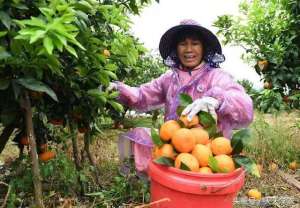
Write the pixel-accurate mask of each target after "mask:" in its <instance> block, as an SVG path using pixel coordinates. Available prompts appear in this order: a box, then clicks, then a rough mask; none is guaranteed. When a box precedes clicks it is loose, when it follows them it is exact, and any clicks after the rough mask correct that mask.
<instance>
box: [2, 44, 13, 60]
mask: <svg viewBox="0 0 300 208" xmlns="http://www.w3.org/2000/svg"><path fill="white" fill-rule="evenodd" d="M9 57H11V55H10V53H8V52H7V51H6V49H5V48H4V47H2V46H0V60H2V59H6V58H9Z"/></svg>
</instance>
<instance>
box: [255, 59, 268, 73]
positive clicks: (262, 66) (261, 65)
mask: <svg viewBox="0 0 300 208" xmlns="http://www.w3.org/2000/svg"><path fill="white" fill-rule="evenodd" d="M257 65H258V67H259V69H260V70H261V71H264V70H265V69H267V68H268V66H269V62H268V61H267V60H260V61H258V62H257Z"/></svg>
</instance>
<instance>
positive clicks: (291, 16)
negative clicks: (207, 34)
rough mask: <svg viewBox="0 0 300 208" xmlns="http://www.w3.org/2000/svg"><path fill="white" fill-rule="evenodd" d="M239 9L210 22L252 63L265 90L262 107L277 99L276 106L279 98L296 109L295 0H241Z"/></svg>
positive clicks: (299, 84) (298, 13) (299, 37)
mask: <svg viewBox="0 0 300 208" xmlns="http://www.w3.org/2000/svg"><path fill="white" fill-rule="evenodd" d="M239 8H240V14H239V15H238V16H232V15H223V16H220V17H218V19H217V21H216V22H215V23H214V25H215V26H216V27H218V34H219V35H220V36H222V38H223V40H224V43H225V44H235V45H239V46H242V47H243V48H244V49H245V52H246V53H245V54H244V58H245V59H246V60H248V61H249V62H250V63H253V64H252V65H253V67H254V69H255V71H256V72H257V73H258V74H259V75H260V76H261V78H262V80H264V88H265V92H262V95H261V97H263V98H264V99H263V100H266V103H262V106H263V108H264V109H268V108H269V107H270V106H272V105H269V104H270V103H274V102H278V103H277V104H276V106H277V107H278V106H279V104H280V102H282V100H283V101H284V102H286V103H288V104H289V105H290V106H291V107H293V108H299V90H300V79H299V77H300V76H299V75H300V58H299V54H300V44H299V43H300V32H299V26H300V18H299V17H300V5H299V2H298V1H289V0H280V1H273V0H262V1H260V0H253V1H248V0H244V1H242V3H241V4H240V6H239ZM270 91H272V92H270ZM282 98H283V99H282ZM268 103H269V104H268ZM268 106H269V107H268Z"/></svg>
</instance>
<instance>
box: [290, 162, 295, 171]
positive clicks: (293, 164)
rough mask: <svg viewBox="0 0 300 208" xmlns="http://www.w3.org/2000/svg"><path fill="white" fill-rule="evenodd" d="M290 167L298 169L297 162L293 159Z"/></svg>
mask: <svg viewBox="0 0 300 208" xmlns="http://www.w3.org/2000/svg"><path fill="white" fill-rule="evenodd" d="M289 169H291V170H296V169H297V162H296V161H293V162H291V163H290V164H289Z"/></svg>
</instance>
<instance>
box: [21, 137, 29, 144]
mask: <svg viewBox="0 0 300 208" xmlns="http://www.w3.org/2000/svg"><path fill="white" fill-rule="evenodd" d="M20 144H22V145H29V139H28V137H27V136H22V137H21V139H20Z"/></svg>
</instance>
